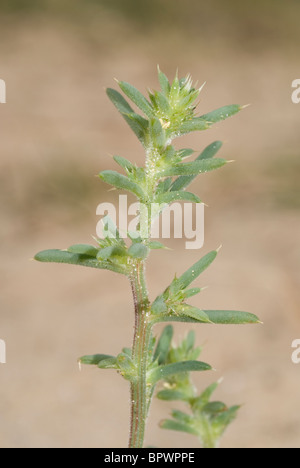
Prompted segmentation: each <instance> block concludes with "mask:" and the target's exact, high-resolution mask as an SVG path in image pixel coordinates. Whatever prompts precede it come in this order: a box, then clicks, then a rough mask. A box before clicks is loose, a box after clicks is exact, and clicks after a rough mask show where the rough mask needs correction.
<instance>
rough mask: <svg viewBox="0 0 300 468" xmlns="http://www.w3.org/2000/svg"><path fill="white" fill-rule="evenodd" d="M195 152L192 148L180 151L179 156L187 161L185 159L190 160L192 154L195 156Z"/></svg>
mask: <svg viewBox="0 0 300 468" xmlns="http://www.w3.org/2000/svg"><path fill="white" fill-rule="evenodd" d="M194 153H195V151H194V150H192V149H190V148H183V149H181V150H179V151H178V156H179V157H180V158H181V159H185V158H189V157H190V156H192V154H194Z"/></svg>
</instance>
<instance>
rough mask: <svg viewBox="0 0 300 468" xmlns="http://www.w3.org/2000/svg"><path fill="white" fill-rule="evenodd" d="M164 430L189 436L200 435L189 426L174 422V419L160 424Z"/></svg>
mask: <svg viewBox="0 0 300 468" xmlns="http://www.w3.org/2000/svg"><path fill="white" fill-rule="evenodd" d="M160 427H161V428H162V429H168V430H171V431H178V432H186V433H187V434H192V435H196V436H197V435H198V432H197V430H196V429H194V428H193V427H192V426H190V425H188V424H184V423H182V422H179V421H173V420H172V419H165V420H164V421H162V422H161V423H160Z"/></svg>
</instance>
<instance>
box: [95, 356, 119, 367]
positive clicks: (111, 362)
mask: <svg viewBox="0 0 300 468" xmlns="http://www.w3.org/2000/svg"><path fill="white" fill-rule="evenodd" d="M97 367H99V369H118V363H117V358H116V357H111V358H107V359H103V360H102V361H100V362H99V364H98V366H97Z"/></svg>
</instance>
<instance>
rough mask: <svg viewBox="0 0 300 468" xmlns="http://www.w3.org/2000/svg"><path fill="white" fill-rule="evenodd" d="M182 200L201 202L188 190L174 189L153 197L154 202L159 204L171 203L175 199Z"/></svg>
mask: <svg viewBox="0 0 300 468" xmlns="http://www.w3.org/2000/svg"><path fill="white" fill-rule="evenodd" d="M179 200H184V201H189V202H192V203H201V200H200V198H199V197H197V195H195V194H194V193H190V192H184V191H176V192H167V193H162V194H161V195H158V196H157V197H156V198H155V203H158V204H160V205H163V204H169V203H173V202H175V201H179Z"/></svg>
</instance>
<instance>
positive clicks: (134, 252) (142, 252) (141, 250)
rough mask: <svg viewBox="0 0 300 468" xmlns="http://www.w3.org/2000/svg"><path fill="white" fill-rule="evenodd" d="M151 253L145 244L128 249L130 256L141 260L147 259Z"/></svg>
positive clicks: (137, 244)
mask: <svg viewBox="0 0 300 468" xmlns="http://www.w3.org/2000/svg"><path fill="white" fill-rule="evenodd" d="M149 252H150V250H149V248H148V247H147V246H146V245H145V244H141V243H136V244H132V246H131V247H129V249H128V254H129V255H130V256H131V257H132V258H138V259H141V260H144V259H146V258H147V257H148V255H149Z"/></svg>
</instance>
